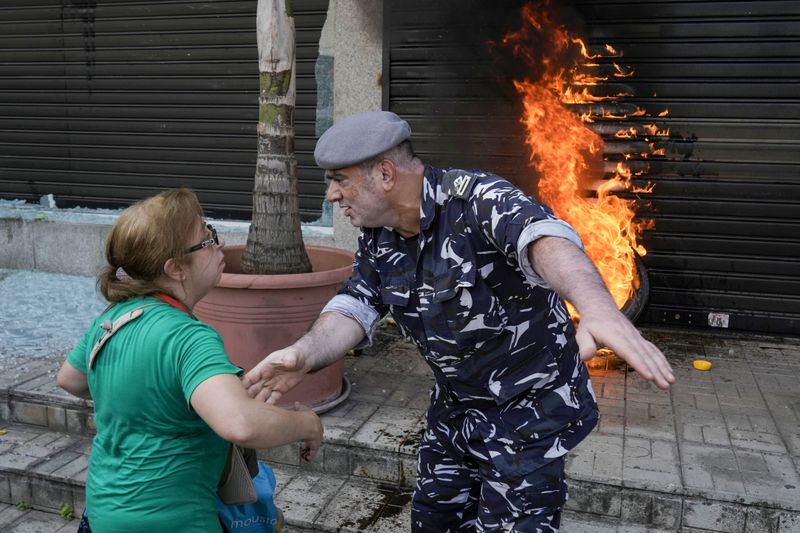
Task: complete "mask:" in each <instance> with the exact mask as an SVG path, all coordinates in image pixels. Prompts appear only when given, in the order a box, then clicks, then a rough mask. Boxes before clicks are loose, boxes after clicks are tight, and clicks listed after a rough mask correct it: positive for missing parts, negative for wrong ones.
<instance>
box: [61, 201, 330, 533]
mask: <svg viewBox="0 0 800 533" xmlns="http://www.w3.org/2000/svg"><path fill="white" fill-rule="evenodd" d="M222 245H223V241H222V240H221V239H220V238H219V237H218V236H217V233H216V231H215V230H214V228H212V227H211V225H208V224H206V223H205V222H204V220H203V213H202V210H201V208H200V204H199V203H198V201H197V197H196V196H195V195H194V193H193V192H191V191H190V190H188V189H179V190H173V191H167V192H163V193H161V194H159V195H157V196H154V197H152V198H148V199H146V200H143V201H141V202H138V203H136V204H134V205H133V206H131V207H130V208H128V209H126V210H125V211H124V212H123V213H122V215H121V216H120V217H119V219H118V220H117V221H116V223H115V224H114V226H113V227H112V228H111V233H110V234H109V236H108V239H107V241H106V260H107V261H108V265H107V266H106V268H105V269H104V271H103V272H102V273H101V274H100V277H99V287H100V291H101V292H102V293H103V296H105V298H106V299H107V300H108V301H109V302H110V303H111V306H110V307H109V308H108V309H106V311H105V312H104V313H103V314H101V315H100V316H99V317H98V318H97V319H95V321H94V322H93V323H92V324H91V326H89V329H88V330H87V331H86V333H85V334H84V336H83V338H82V339H81V341H80V342H79V343H78V345H77V346H76V347H75V349H74V350H73V351H72V352H71V353H70V354H69V355H68V356H67V360H66V362H65V363H64V365H63V366H62V368H61V370H60V371H59V373H58V384H59V385H60V386H61V387H62V388H64V389H65V390H67V391H68V392H70V393H72V394H75V395H76V396H80V397H82V398H87V399H89V398H90V399H93V400H94V407H95V422H96V425H97V435H96V436H95V438H94V441H93V445H92V451H91V455H90V458H89V474H88V478H87V480H86V506H87V518H88V522H89V525H90V526H91V528H92V530H94V532H95V533H117V532H119V533H122V532H142V531H147V532H148V533H156V532H160V531H164V532H169V533H175V532H177V531H202V532H214V531H217V532H218V531H221V527H220V524H219V520H218V518H217V512H216V507H215V493H216V488H217V482H218V481H219V478H220V474H221V472H222V469H223V466H224V463H225V459H226V457H227V452H228V447H229V444H228V442H233V443H235V444H238V445H241V446H245V447H250V448H271V447H275V446H281V445H284V444H288V443H290V442H294V441H297V440H303V441H304V443H305V448H306V450H307V451H306V457H307V458H308V459H311V458H313V456H314V455H315V454H316V452H317V450H318V449H319V447H320V445H321V440H322V424H321V423H320V420H319V418H318V417H317V416H316V415H315V414H314V413H313V412H312V411H310V410H306V411H287V410H284V409H281V408H278V407H275V406H271V405H267V404H264V403H262V402H260V401H258V400H255V399H252V398H250V397H249V396H248V395H247V392H246V391H245V389H244V388H243V387H242V385H241V383H240V381H239V378H238V377H237V375H238V374H239V373H240V369H239V368H238V367H236V366H234V365H233V364H232V363H231V362H230V360H229V359H228V356H227V355H226V354H225V351H224V349H223V344H222V339H221V338H220V336H219V335H218V334H217V333H216V332H215V331H214V330H213V329H212V328H211V327H210V326H208V325H206V324H203V323H202V322H199V321H198V320H197V319H196V318H195V317H194V316H193V315H192V307H193V306H194V305H195V304H196V303H197V302H198V301H199V300H200V299H201V298H202V297H203V296H205V295H206V294H207V293H208V291H210V290H211V289H212V288H213V287H214V286H215V285H216V284H217V282H218V281H219V279H220V276H221V275H222V270H223V267H224V266H225V262H224V260H223V255H222ZM142 306H145V307H143V308H142V314H141V315H140V316H138V317H137V318H135V319H133V320H131V321H130V322H128V323H127V324H125V325H124V326H122V327H119V328H115V331H114V333H113V336H112V337H111V338H109V339H108V340H107V342H106V343H105V344H104V345H103V346H102V347H101V348H98V350H94V351H95V352H96V355H94V357H92V352H93V349H94V348H95V347H96V346H99V345H98V340H99V339H100V338H101V336H103V334H104V333H106V332H107V331H108V330H109V329H110V327H111V326H112V324H113V323H114V321H117V322H118V323H119V322H120V321H119V318H120V317H122V316H123V315H125V314H126V313H129V312H130V311H132V310H134V309H136V308H140V307H142ZM90 359H91V361H90Z"/></svg>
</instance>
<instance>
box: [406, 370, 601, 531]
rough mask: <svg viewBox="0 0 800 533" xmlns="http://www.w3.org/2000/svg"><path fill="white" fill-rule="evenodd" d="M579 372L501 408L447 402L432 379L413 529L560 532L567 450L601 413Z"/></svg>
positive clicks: (465, 402) (420, 457) (416, 491)
mask: <svg viewBox="0 0 800 533" xmlns="http://www.w3.org/2000/svg"><path fill="white" fill-rule="evenodd" d="M576 377H577V379H576V380H575V381H574V382H573V383H572V384H571V385H568V386H565V387H563V388H559V389H558V390H555V391H551V392H549V393H544V394H542V393H538V392H536V391H532V392H531V393H530V394H529V395H523V396H522V397H520V398H517V399H515V400H513V401H511V402H509V403H508V404H505V405H501V406H497V405H493V404H492V403H486V402H483V403H481V402H477V403H476V402H471V401H469V399H467V400H464V399H461V400H460V401H459V400H457V399H456V400H451V399H450V398H449V397H448V395H450V394H451V393H449V392H447V391H446V387H445V386H441V385H439V384H437V385H436V386H435V387H434V390H433V392H432V398H431V407H430V408H429V409H428V415H427V428H426V430H425V433H424V435H423V438H422V442H421V444H420V450H419V458H418V463H417V484H416V488H415V490H414V498H413V505H412V512H411V529H412V531H414V532H416V533H423V532H424V533H429V532H436V533H447V532H449V533H455V532H466V531H470V532H472V531H477V532H484V531H505V532H514V533H517V532H519V533H531V532H557V531H558V529H559V524H560V521H561V508H562V506H563V505H564V503H565V502H566V500H567V484H566V482H565V477H564V460H565V457H566V454H567V452H568V450H570V449H572V448H574V447H575V446H576V445H577V444H578V443H579V442H580V441H582V440H583V439H584V438H585V437H586V436H587V435H588V434H589V433H590V432H591V430H592V429H593V428H594V426H595V425H596V423H597V418H598V413H597V404H596V403H595V401H594V393H593V392H592V391H591V385H590V384H589V382H588V379H587V378H586V377H585V376H576ZM565 398H566V400H565Z"/></svg>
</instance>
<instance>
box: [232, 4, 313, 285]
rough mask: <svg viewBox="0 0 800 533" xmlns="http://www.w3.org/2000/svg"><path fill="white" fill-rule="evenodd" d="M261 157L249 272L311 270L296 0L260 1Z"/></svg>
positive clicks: (246, 258) (246, 260) (245, 267)
mask: <svg viewBox="0 0 800 533" xmlns="http://www.w3.org/2000/svg"><path fill="white" fill-rule="evenodd" d="M256 32H257V36H258V70H259V75H260V88H259V96H258V108H259V112H258V158H257V161H256V173H255V186H254V190H253V218H252V221H251V224H250V233H249V235H248V237H247V246H246V248H245V252H244V254H243V255H242V264H241V269H242V272H243V273H246V274H293V273H300V272H310V271H311V263H310V262H309V260H308V255H307V254H306V250H305V247H304V245H303V235H302V233H301V230H300V212H299V201H298V198H297V160H296V159H295V156H294V106H295V73H294V68H295V46H294V42H295V38H294V13H293V11H292V1H291V0H258V8H257V15H256Z"/></svg>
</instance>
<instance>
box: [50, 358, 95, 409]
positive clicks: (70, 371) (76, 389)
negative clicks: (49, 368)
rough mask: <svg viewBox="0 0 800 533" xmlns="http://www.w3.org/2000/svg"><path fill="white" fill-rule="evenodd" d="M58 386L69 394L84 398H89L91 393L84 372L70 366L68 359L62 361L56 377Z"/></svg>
mask: <svg viewBox="0 0 800 533" xmlns="http://www.w3.org/2000/svg"><path fill="white" fill-rule="evenodd" d="M56 383H58V386H59V387H61V388H62V389H64V390H65V391H67V392H68V393H70V394H74V395H75V396H78V397H79V398H83V399H84V400H91V399H92V394H91V393H90V392H89V382H88V381H87V380H86V374H84V373H83V372H81V371H80V370H78V369H77V368H75V367H74V366H72V365H71V364H70V363H69V361H64V364H63V365H61V369H60V370H59V371H58V376H57V377H56Z"/></svg>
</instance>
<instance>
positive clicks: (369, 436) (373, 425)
mask: <svg viewBox="0 0 800 533" xmlns="http://www.w3.org/2000/svg"><path fill="white" fill-rule="evenodd" d="M422 415H423V413H421V412H420V411H419V409H409V408H406V407H393V406H390V405H382V406H380V407H379V408H378V409H377V410H376V411H375V412H374V413H373V414H372V415H371V416H370V417H369V419H368V420H367V421H366V422H365V423H364V424H363V425H362V426H361V427H360V428H359V429H358V431H356V432H355V433H354V434H353V436H352V437H351V438H350V442H349V444H350V445H352V446H359V447H364V448H373V449H380V450H385V451H398V450H399V449H400V445H401V444H402V443H404V442H405V441H406V438H407V437H408V436H410V435H412V434H414V435H416V434H418V433H419V430H420V427H421V425H420V424H421V418H422Z"/></svg>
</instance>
